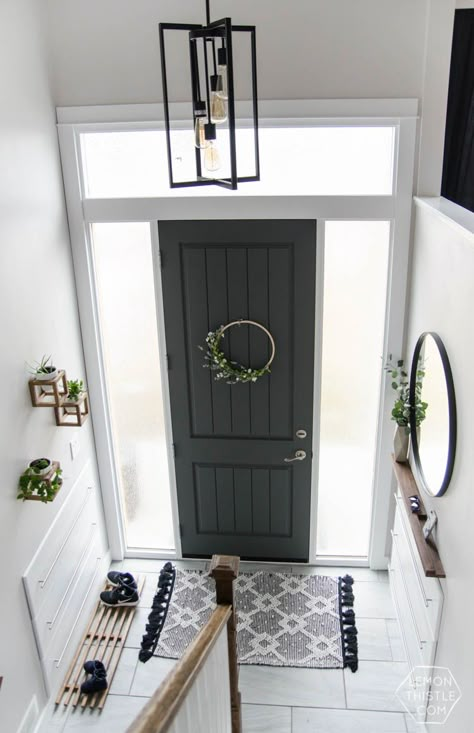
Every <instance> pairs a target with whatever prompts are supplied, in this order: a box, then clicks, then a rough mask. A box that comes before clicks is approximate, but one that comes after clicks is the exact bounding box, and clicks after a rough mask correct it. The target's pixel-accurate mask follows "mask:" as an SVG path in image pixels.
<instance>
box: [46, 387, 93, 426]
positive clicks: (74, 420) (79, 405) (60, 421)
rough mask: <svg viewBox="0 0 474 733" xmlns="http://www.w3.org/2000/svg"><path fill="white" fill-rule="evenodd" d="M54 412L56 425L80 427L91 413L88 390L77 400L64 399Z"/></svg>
mask: <svg viewBox="0 0 474 733" xmlns="http://www.w3.org/2000/svg"><path fill="white" fill-rule="evenodd" d="M54 414H55V417H56V425H61V426H62V427H71V428H73V427H77V426H79V427H80V426H81V425H83V424H84V423H85V421H86V420H87V417H88V415H89V397H88V395H87V392H82V393H81V395H80V397H79V399H78V400H76V402H70V401H67V400H65V399H63V400H62V402H61V404H60V405H59V407H55V408H54Z"/></svg>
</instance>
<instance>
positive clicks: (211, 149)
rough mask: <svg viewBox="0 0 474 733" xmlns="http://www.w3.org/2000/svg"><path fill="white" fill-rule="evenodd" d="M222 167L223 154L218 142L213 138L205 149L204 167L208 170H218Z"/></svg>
mask: <svg viewBox="0 0 474 733" xmlns="http://www.w3.org/2000/svg"><path fill="white" fill-rule="evenodd" d="M220 167H221V156H220V155H219V150H218V149H217V147H216V144H215V143H214V142H213V141H212V140H211V141H209V145H208V147H207V148H206V149H205V151H204V168H205V169H206V170H208V171H217V170H219V168H220Z"/></svg>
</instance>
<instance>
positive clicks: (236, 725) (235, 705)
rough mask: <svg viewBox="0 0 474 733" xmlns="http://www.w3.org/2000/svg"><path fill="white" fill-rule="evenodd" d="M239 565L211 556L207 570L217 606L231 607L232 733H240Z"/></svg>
mask: <svg viewBox="0 0 474 733" xmlns="http://www.w3.org/2000/svg"><path fill="white" fill-rule="evenodd" d="M239 564H240V558H238V557H235V556H233V555H213V557H212V561H211V567H210V569H209V575H210V576H211V578H213V579H214V581H215V583H216V602H217V604H218V605H221V604H225V605H227V604H229V605H231V606H232V615H231V617H230V618H229V621H228V623H227V644H228V648H229V676H230V702H231V712H232V733H242V711H241V700H240V692H239V668H238V664H237V612H236V610H235V600H234V580H235V579H236V578H237V576H238V574H239Z"/></svg>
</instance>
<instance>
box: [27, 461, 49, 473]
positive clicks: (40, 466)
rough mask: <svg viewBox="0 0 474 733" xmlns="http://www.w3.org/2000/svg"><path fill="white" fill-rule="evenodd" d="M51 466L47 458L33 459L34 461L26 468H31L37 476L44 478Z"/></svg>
mask: <svg viewBox="0 0 474 733" xmlns="http://www.w3.org/2000/svg"><path fill="white" fill-rule="evenodd" d="M52 465H53V464H52V462H51V461H50V460H49V458H35V460H34V461H30V463H29V464H28V468H32V469H33V471H34V473H35V474H36V475H37V476H46V475H47V474H48V473H49V472H50V471H51V467H52Z"/></svg>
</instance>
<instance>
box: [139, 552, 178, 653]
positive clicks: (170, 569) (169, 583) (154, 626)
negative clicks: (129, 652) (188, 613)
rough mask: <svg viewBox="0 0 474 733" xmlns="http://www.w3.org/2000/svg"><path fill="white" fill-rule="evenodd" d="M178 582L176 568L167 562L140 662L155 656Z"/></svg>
mask: <svg viewBox="0 0 474 733" xmlns="http://www.w3.org/2000/svg"><path fill="white" fill-rule="evenodd" d="M175 580H176V568H175V567H174V566H173V565H172V564H171V563H170V562H167V563H165V564H164V565H163V567H162V569H161V571H160V577H159V579H158V585H157V588H158V590H157V592H156V593H155V596H154V598H153V603H152V604H151V613H150V615H149V616H148V623H147V625H146V626H145V629H146V634H144V636H143V637H142V643H141V649H140V652H139V654H138V658H139V660H140V662H148V660H149V659H151V657H152V656H153V654H154V652H155V649H156V647H157V646H158V642H159V640H160V634H161V631H162V629H163V626H164V623H165V620H166V615H167V613H168V608H169V605H170V601H171V595H172V593H173V588H174V583H175Z"/></svg>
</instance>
